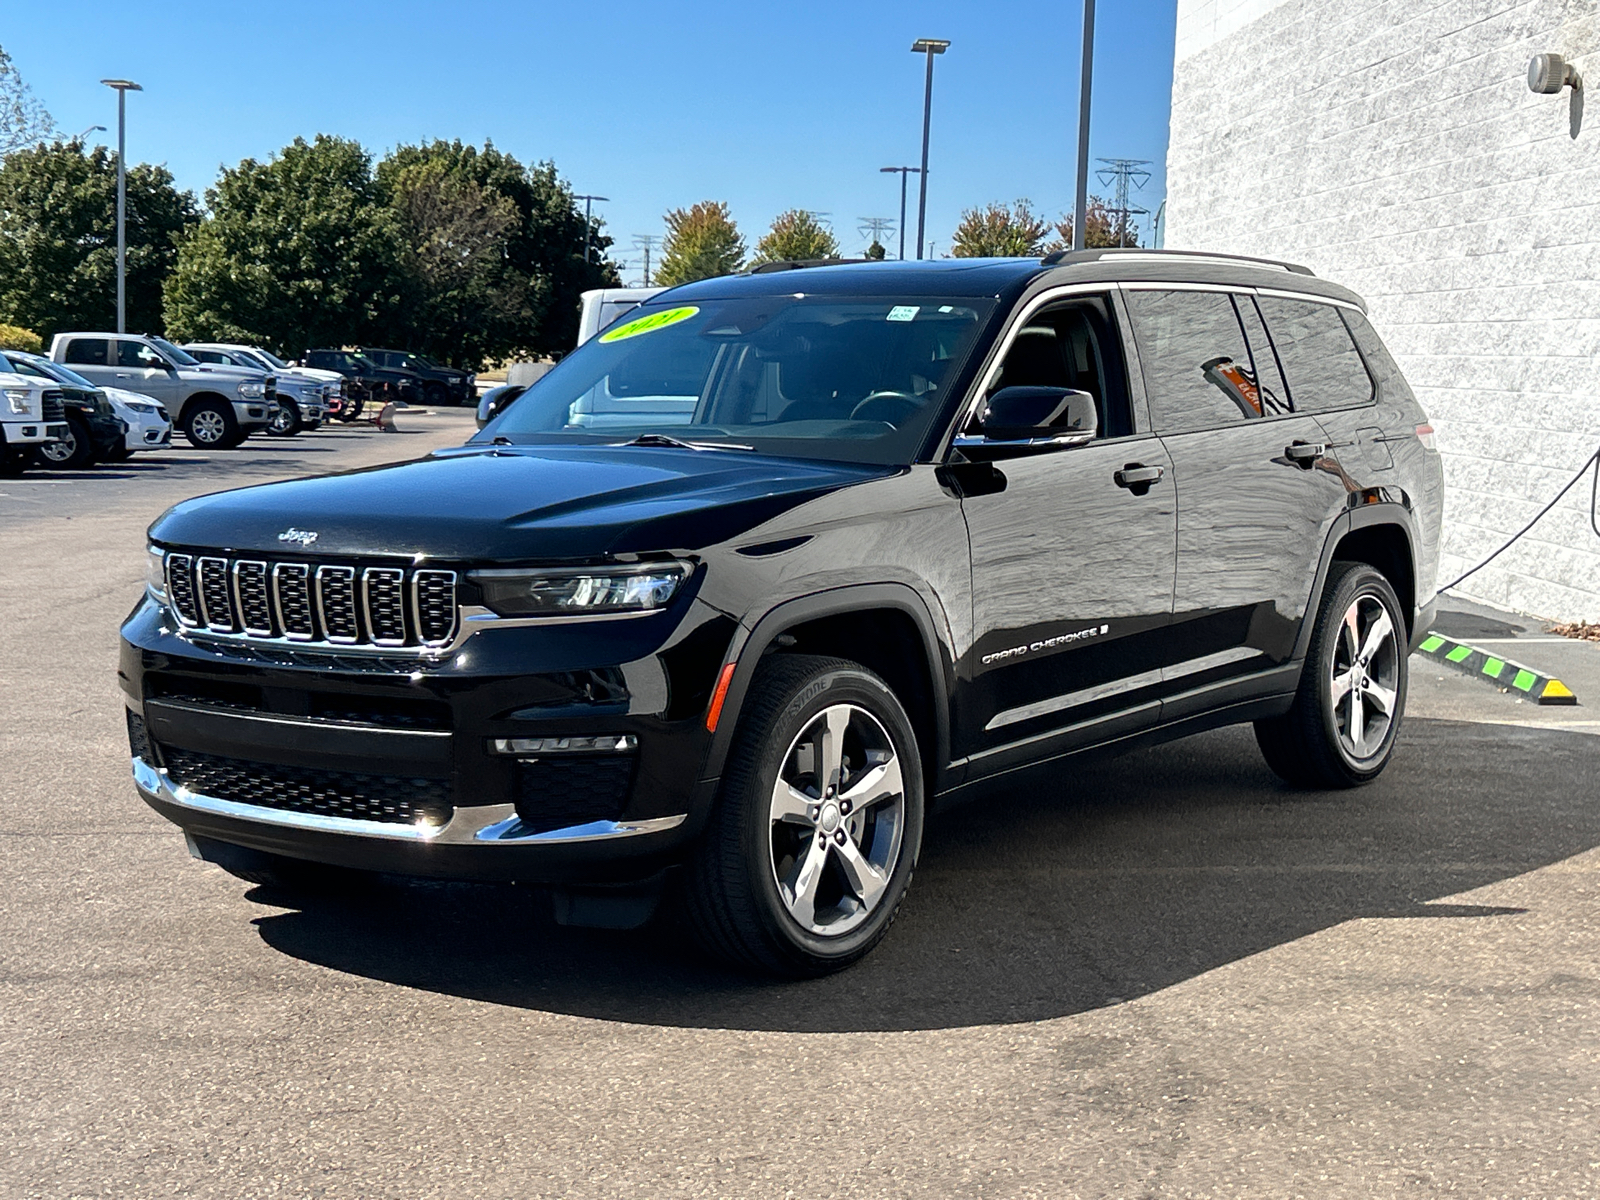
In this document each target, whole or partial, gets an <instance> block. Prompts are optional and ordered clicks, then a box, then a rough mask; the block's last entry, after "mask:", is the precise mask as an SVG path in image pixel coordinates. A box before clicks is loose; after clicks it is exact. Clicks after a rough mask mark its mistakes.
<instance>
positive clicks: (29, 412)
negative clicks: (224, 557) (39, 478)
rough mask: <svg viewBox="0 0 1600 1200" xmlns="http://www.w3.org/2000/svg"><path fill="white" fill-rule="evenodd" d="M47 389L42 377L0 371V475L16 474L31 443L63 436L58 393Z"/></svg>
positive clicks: (29, 457)
mask: <svg viewBox="0 0 1600 1200" xmlns="http://www.w3.org/2000/svg"><path fill="white" fill-rule="evenodd" d="M4 361H5V360H4V359H0V362H4ZM51 391H52V389H51V388H50V387H49V386H48V385H47V384H46V383H45V381H44V380H42V379H34V378H32V377H30V376H27V375H18V374H16V373H15V372H14V371H0V475H20V474H21V473H22V472H23V470H24V469H25V468H26V467H27V465H28V463H29V462H30V461H31V460H32V458H33V453H32V451H33V448H34V447H35V446H42V445H44V444H45V443H47V442H53V441H56V440H58V439H60V438H64V437H66V436H67V422H66V417H65V415H64V413H63V412H62V408H61V393H60V392H55V393H54V395H53V396H52V394H51ZM52 401H53V402H54V406H53V410H52Z"/></svg>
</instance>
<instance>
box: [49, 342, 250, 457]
mask: <svg viewBox="0 0 1600 1200" xmlns="http://www.w3.org/2000/svg"><path fill="white" fill-rule="evenodd" d="M50 357H51V359H52V360H53V361H55V362H58V363H61V364H62V365H64V366H68V367H71V368H72V369H73V370H74V371H76V372H77V373H78V374H79V375H82V376H83V377H84V378H85V379H87V380H88V381H89V382H90V383H92V384H94V385H95V386H97V387H116V388H122V389H123V390H124V391H129V392H138V393H139V394H140V395H142V396H148V397H149V398H150V399H152V400H154V401H155V402H156V403H157V404H159V405H161V406H162V407H163V408H165V409H166V410H167V411H168V412H169V413H171V414H173V418H174V420H173V424H174V425H176V426H177V427H178V428H179V429H181V430H183V435H184V436H185V437H186V438H188V439H189V443H190V444H191V445H193V446H195V447H196V448H198V449H201V450H231V449H232V448H233V447H235V446H237V445H238V444H239V443H240V442H242V441H244V439H245V438H246V437H248V436H249V435H250V434H251V433H253V432H255V431H256V430H258V429H265V428H266V427H267V422H268V421H269V420H270V419H271V417H272V411H273V409H274V408H275V407H276V406H277V401H276V399H275V398H274V396H275V393H276V390H277V380H276V379H275V378H274V377H273V376H272V375H269V374H267V373H266V372H264V371H250V370H245V369H244V368H241V367H222V366H210V365H207V364H205V363H201V362H198V361H196V360H195V359H194V358H193V357H192V356H190V355H189V354H187V353H185V352H184V351H182V350H180V349H178V347H176V346H174V345H173V344H172V343H171V342H169V341H167V340H166V339H165V338H159V337H154V336H151V335H147V334H145V335H141V334H126V333H58V334H56V336H55V338H54V340H53V341H52V342H51V343H50Z"/></svg>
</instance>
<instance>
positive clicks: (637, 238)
mask: <svg viewBox="0 0 1600 1200" xmlns="http://www.w3.org/2000/svg"><path fill="white" fill-rule="evenodd" d="M660 240H661V239H660V238H658V237H657V236H656V235H655V234H653V233H636V234H634V235H633V244H634V245H635V246H637V247H638V248H639V249H640V250H643V251H644V286H645V287H649V286H650V251H651V250H652V249H654V248H655V244H656V243H657V242H659V241H660Z"/></svg>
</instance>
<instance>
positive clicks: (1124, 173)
mask: <svg viewBox="0 0 1600 1200" xmlns="http://www.w3.org/2000/svg"><path fill="white" fill-rule="evenodd" d="M1095 161H1096V162H1103V163H1105V164H1106V165H1105V167H1104V168H1103V169H1101V170H1099V171H1096V172H1095V175H1096V177H1097V178H1099V180H1100V186H1101V187H1110V186H1111V181H1112V180H1113V179H1114V180H1116V187H1117V202H1116V206H1115V207H1114V208H1112V209H1111V212H1113V213H1114V214H1116V218H1117V245H1119V246H1126V245H1127V244H1128V218H1129V217H1130V216H1133V215H1135V214H1143V215H1145V216H1149V215H1150V210H1149V209H1148V208H1137V207H1132V206H1130V205H1129V204H1128V188H1129V186H1130V185H1131V186H1132V187H1135V188H1143V187H1144V185H1145V184H1147V183H1149V182H1150V172H1149V171H1146V170H1145V168H1146V167H1148V166H1149V165H1150V162H1151V160H1150V159H1148V158H1100V159H1096V160H1095ZM1088 232H1089V231H1088V230H1087V229H1086V230H1084V234H1085V235H1086V236H1087V234H1088Z"/></svg>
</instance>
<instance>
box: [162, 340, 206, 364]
mask: <svg viewBox="0 0 1600 1200" xmlns="http://www.w3.org/2000/svg"><path fill="white" fill-rule="evenodd" d="M150 341H151V343H152V344H153V345H154V346H155V348H156V349H157V350H159V351H161V353H163V354H165V355H166V356H167V357H168V358H169V359H171V360H172V361H173V362H175V363H177V364H178V365H179V366H180V367H198V366H199V365H200V360H199V359H197V358H196V357H195V356H194V355H192V354H190V353H189V352H188V351H187V350H179V349H178V348H177V347H176V346H174V345H173V344H172V343H171V342H169V341H167V339H166V338H158V337H152V338H151V339H150Z"/></svg>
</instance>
